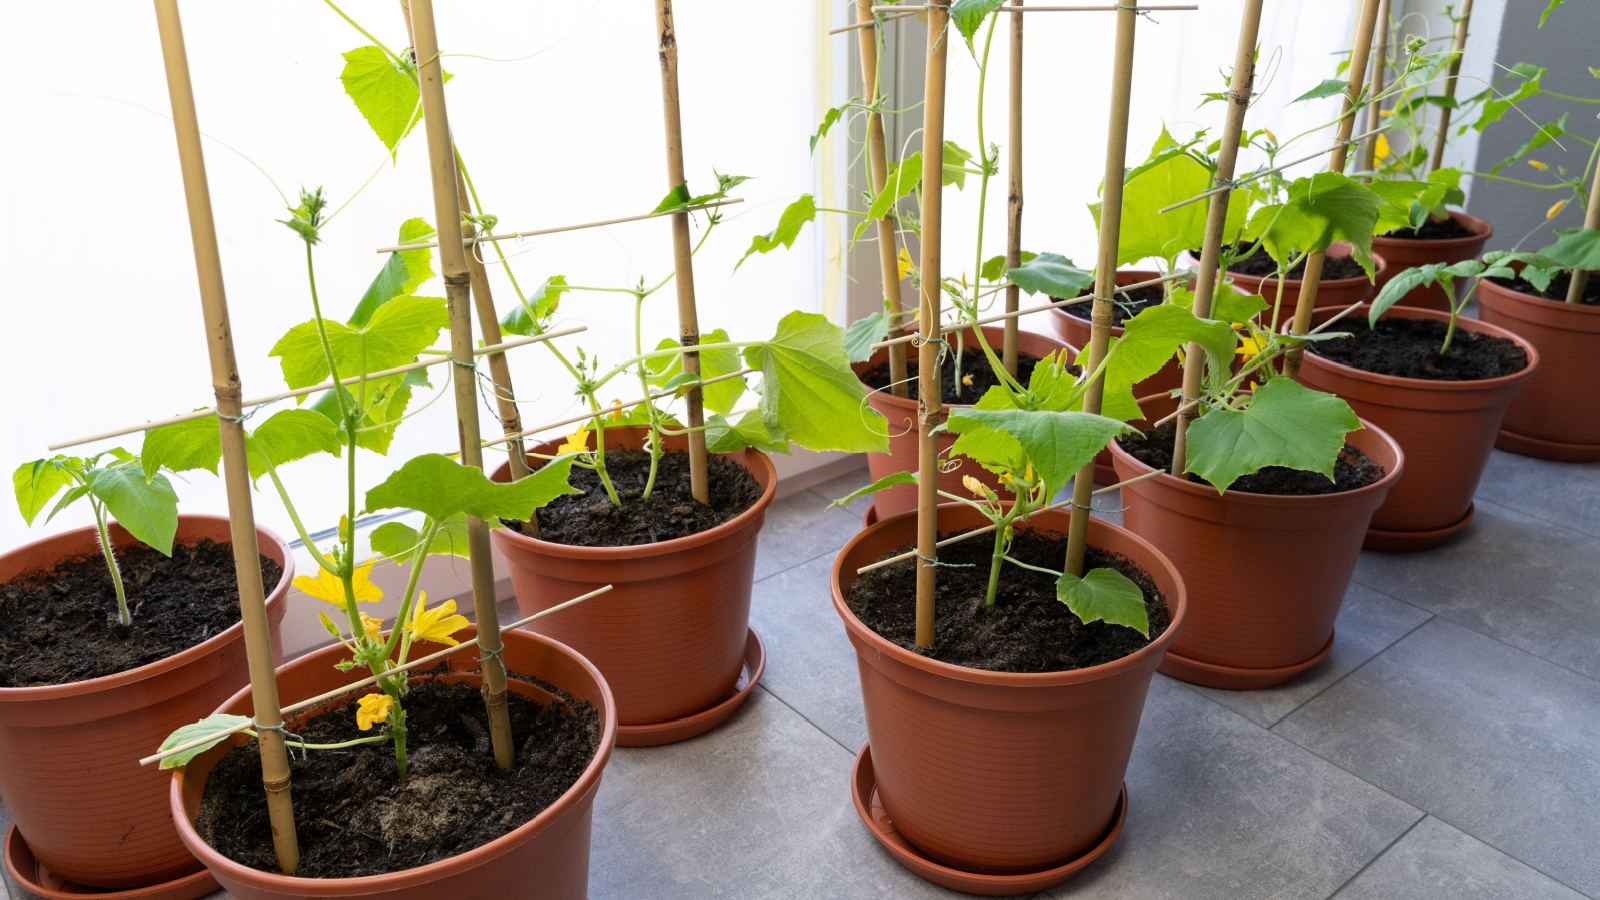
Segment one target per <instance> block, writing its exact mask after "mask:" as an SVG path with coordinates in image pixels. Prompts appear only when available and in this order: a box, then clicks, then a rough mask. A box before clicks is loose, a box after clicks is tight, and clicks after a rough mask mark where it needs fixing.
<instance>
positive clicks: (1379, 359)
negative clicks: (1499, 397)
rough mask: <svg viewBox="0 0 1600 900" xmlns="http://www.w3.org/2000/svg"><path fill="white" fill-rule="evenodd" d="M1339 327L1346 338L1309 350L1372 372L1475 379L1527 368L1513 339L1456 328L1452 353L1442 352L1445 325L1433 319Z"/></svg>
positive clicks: (1435, 378) (1317, 344)
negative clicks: (1370, 325) (1375, 327)
mask: <svg viewBox="0 0 1600 900" xmlns="http://www.w3.org/2000/svg"><path fill="white" fill-rule="evenodd" d="M1346 323H1348V324H1346ZM1339 327H1340V329H1342V330H1344V331H1348V332H1350V336H1349V337H1344V338H1338V339H1335V340H1331V341H1318V342H1315V343H1312V344H1310V345H1309V349H1310V350H1311V352H1312V353H1315V354H1317V355H1318V356H1321V357H1323V358H1325V359H1331V360H1333V361H1334V362H1336V363H1341V364H1343V365H1347V366H1350V367H1352V368H1356V369H1360V370H1361V371H1363V372H1371V373H1373V374H1375V375H1394V376H1396V377H1399V378H1420V379H1423V380H1425V381H1475V380H1479V379H1484V378H1500V377H1502V376H1505V375H1511V374H1514V373H1516V372H1520V371H1522V370H1523V369H1525V368H1527V366H1528V354H1527V352H1526V351H1524V350H1523V349H1522V348H1521V347H1520V346H1518V345H1517V342H1516V341H1513V340H1511V339H1510V338H1503V337H1496V336H1494V335H1489V334H1478V333H1476V332H1471V331H1467V330H1465V329H1463V328H1459V327H1458V328H1457V329H1456V333H1455V337H1453V338H1451V339H1450V352H1448V353H1444V354H1440V353H1439V348H1440V347H1441V346H1443V345H1444V335H1445V331H1446V330H1447V328H1448V326H1447V324H1446V323H1444V322H1438V321H1435V320H1433V319H1401V318H1388V319H1380V320H1378V327H1377V329H1376V330H1373V329H1370V328H1368V326H1367V323H1366V322H1364V321H1362V320H1360V319H1355V320H1349V319H1347V320H1345V322H1344V323H1341V324H1340V325H1339Z"/></svg>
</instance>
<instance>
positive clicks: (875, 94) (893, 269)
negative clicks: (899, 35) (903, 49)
mask: <svg viewBox="0 0 1600 900" xmlns="http://www.w3.org/2000/svg"><path fill="white" fill-rule="evenodd" d="M856 16H857V18H859V19H860V22H858V23H857V24H859V25H861V26H863V27H862V28H861V41H860V43H861V80H862V82H863V83H864V84H865V85H866V87H865V90H864V91H863V96H865V97H866V98H867V104H868V105H869V106H876V105H877V103H878V101H879V99H881V98H882V96H883V95H882V94H881V93H880V90H879V88H880V84H879V81H878V78H879V71H878V29H876V28H867V27H865V26H867V25H870V24H872V21H873V18H872V0H856ZM886 143H887V142H886V141H885V139H884V135H883V115H882V114H881V113H878V112H869V113H867V180H868V183H869V184H870V185H871V187H872V195H873V196H874V197H876V196H877V195H879V194H881V193H883V188H884V185H885V184H887V183H888V180H889V153H888V149H887V147H886V146H885V145H886ZM898 243H899V238H898V236H897V235H896V234H895V231H894V221H893V219H892V218H891V217H889V216H884V217H883V218H881V219H879V220H878V270H879V271H880V272H881V273H882V275H883V298H884V301H885V303H886V305H887V306H888V308H889V312H890V314H891V318H890V322H889V334H890V336H892V337H899V336H901V335H904V334H905V328H904V327H902V326H901V324H900V320H899V318H895V316H897V315H898V314H899V313H902V312H904V311H905V303H904V302H903V301H902V300H901V297H900V254H899V251H898ZM889 383H890V385H891V387H890V391H891V392H892V393H893V394H894V395H895V396H896V397H906V396H910V393H911V389H910V386H909V385H908V384H907V383H906V348H905V347H904V346H903V345H900V344H896V345H894V346H892V347H890V348H889Z"/></svg>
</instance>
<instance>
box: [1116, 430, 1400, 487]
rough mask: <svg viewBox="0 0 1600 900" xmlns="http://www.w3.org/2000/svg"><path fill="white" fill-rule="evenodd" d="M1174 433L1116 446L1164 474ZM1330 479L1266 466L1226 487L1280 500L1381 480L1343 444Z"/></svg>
mask: <svg viewBox="0 0 1600 900" xmlns="http://www.w3.org/2000/svg"><path fill="white" fill-rule="evenodd" d="M1177 431H1178V426H1177V423H1175V422H1167V423H1166V424H1164V425H1157V426H1156V427H1155V428H1153V429H1151V430H1149V431H1142V432H1135V433H1134V434H1130V435H1128V436H1127V437H1124V438H1119V439H1118V443H1119V444H1120V445H1121V446H1122V449H1123V450H1126V451H1127V452H1128V454H1129V455H1130V456H1132V457H1133V458H1134V459H1137V460H1138V461H1140V462H1142V463H1144V464H1145V465H1147V466H1149V467H1150V468H1152V469H1158V470H1162V471H1165V470H1167V469H1170V468H1172V444H1173V438H1174V437H1175V435H1176V434H1177ZM1333 478H1334V480H1333V481H1329V480H1328V479H1327V478H1325V477H1323V475H1322V473H1320V472H1305V471H1302V470H1300V469H1290V468H1286V467H1284V466H1267V467H1266V468H1265V469H1262V470H1260V471H1259V472H1253V473H1251V474H1249V475H1246V476H1244V477H1243V478H1240V479H1239V480H1238V481H1235V482H1234V483H1233V484H1231V485H1229V486H1228V490H1230V491H1240V492H1243V493H1246V494H1273V495H1276V496H1280V497H1290V496H1308V495H1312V494H1342V493H1344V492H1345V491H1353V490H1355V489H1356V488H1363V487H1366V486H1367V485H1369V484H1376V483H1377V482H1378V481H1380V480H1381V479H1382V478H1383V467H1382V466H1379V465H1378V464H1377V463H1375V462H1373V461H1372V459H1371V457H1369V456H1367V454H1365V453H1363V452H1361V448H1359V447H1357V446H1356V445H1354V444H1350V443H1346V444H1345V445H1344V449H1343V450H1341V451H1339V458H1338V460H1337V461H1336V462H1335V463H1334V464H1333ZM1189 480H1190V481H1192V482H1194V483H1195V484H1206V485H1209V484H1210V483H1211V482H1209V481H1206V480H1205V479H1204V478H1201V477H1200V476H1199V475H1196V474H1194V473H1193V472H1191V473H1189Z"/></svg>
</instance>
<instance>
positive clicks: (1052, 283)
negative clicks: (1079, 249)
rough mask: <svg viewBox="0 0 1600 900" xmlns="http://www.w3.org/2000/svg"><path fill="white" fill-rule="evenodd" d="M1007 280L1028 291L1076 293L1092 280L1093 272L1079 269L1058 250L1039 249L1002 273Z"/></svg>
mask: <svg viewBox="0 0 1600 900" xmlns="http://www.w3.org/2000/svg"><path fill="white" fill-rule="evenodd" d="M1006 274H1007V277H1009V278H1010V279H1011V283H1012V284H1015V285H1016V286H1017V287H1019V288H1022V289H1023V290H1025V291H1027V292H1028V293H1030V294H1044V295H1045V296H1047V297H1076V296H1078V294H1079V293H1081V292H1082V291H1084V290H1085V289H1087V288H1089V287H1090V286H1092V285H1093V284H1094V273H1093V272H1089V271H1086V270H1084V269H1080V268H1078V267H1077V266H1074V265H1073V264H1072V260H1070V259H1067V258H1066V257H1065V256H1062V255H1061V254H1059V253H1040V254H1036V255H1035V256H1033V257H1032V258H1031V259H1029V260H1028V261H1027V262H1024V263H1023V264H1022V265H1020V266H1017V267H1016V268H1015V269H1012V270H1010V271H1009V272H1007V273H1006Z"/></svg>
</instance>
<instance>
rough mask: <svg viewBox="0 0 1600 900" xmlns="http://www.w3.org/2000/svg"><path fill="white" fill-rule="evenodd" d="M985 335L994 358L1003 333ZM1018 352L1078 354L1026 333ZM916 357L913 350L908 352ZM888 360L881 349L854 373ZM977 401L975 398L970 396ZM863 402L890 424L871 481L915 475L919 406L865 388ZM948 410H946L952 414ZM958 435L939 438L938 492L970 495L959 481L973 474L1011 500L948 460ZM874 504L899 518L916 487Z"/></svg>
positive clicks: (965, 462)
mask: <svg viewBox="0 0 1600 900" xmlns="http://www.w3.org/2000/svg"><path fill="white" fill-rule="evenodd" d="M983 334H984V337H985V339H987V340H988V342H989V346H990V347H992V348H994V352H995V354H996V355H999V353H1000V347H1001V342H1002V341H1003V340H1004V339H1005V329H1004V328H1002V327H1001V326H999V325H985V326H983ZM962 339H963V340H964V342H965V344H964V345H965V346H968V347H974V346H977V340H978V338H977V336H976V335H975V334H973V333H972V330H971V329H967V331H965V332H963V333H962ZM946 340H948V341H949V342H950V346H951V347H954V346H955V345H956V336H955V335H954V334H950V335H948V336H947V337H946ZM1017 350H1018V352H1020V353H1025V354H1027V355H1029V356H1034V357H1039V358H1043V357H1044V356H1046V355H1048V354H1050V353H1054V352H1055V351H1057V350H1066V351H1067V352H1068V353H1070V354H1071V355H1073V356H1076V355H1077V354H1078V348H1077V347H1074V346H1072V345H1070V344H1066V343H1063V342H1062V341H1060V340H1058V339H1056V338H1053V337H1050V336H1049V335H1044V334H1035V333H1033V332H1029V331H1019V332H1018V333H1017ZM908 352H912V353H914V351H909V350H908ZM888 358H889V351H888V349H887V348H885V349H882V350H879V351H878V352H877V353H874V354H873V355H872V358H871V359H868V360H867V361H866V362H862V363H855V364H854V366H853V367H852V368H854V369H855V371H856V374H857V375H860V374H861V373H863V372H866V371H867V370H869V369H871V368H872V367H873V366H876V365H878V364H879V363H882V362H884V361H885V360H887V359H888ZM973 401H974V402H976V401H977V397H976V396H974V397H973ZM867 402H868V403H869V404H871V406H872V408H873V409H875V410H877V411H878V412H880V413H882V414H883V417H884V418H885V419H888V420H889V452H888V453H868V454H867V471H868V473H869V474H871V476H872V480H873V481H877V480H878V479H880V478H884V477H886V476H889V475H893V474H894V473H896V472H915V471H916V470H917V401H915V400H912V399H909V398H907V397H896V396H894V394H893V393H891V392H890V391H888V390H887V389H885V390H882V391H878V390H874V389H873V388H871V387H870V386H869V387H867ZM953 405H954V406H970V405H971V404H953ZM950 408H951V407H950V406H947V407H945V409H947V410H948V409H950ZM956 437H957V436H956V435H954V434H950V433H947V432H941V433H940V434H939V458H940V459H941V460H949V461H950V465H949V471H943V470H941V471H940V472H939V490H941V491H949V492H950V493H953V494H955V493H959V494H963V495H964V494H966V493H969V492H968V491H967V489H966V488H965V487H962V485H961V479H962V478H964V477H965V476H967V475H971V476H973V477H974V478H976V479H978V480H979V481H981V482H983V483H984V484H986V485H988V486H989V487H990V488H991V489H993V490H995V491H996V492H998V493H999V494H1000V496H1001V497H1002V498H1007V497H1010V496H1011V493H1010V492H1009V491H1007V490H1006V489H1005V488H1003V487H1001V486H1000V478H999V476H997V475H995V474H994V473H992V472H990V471H988V470H987V469H985V468H984V467H982V466H980V465H978V464H977V463H975V462H973V461H972V460H970V459H967V458H966V457H964V456H952V455H951V454H950V447H951V446H952V445H953V444H955V442H956ZM872 505H873V506H874V507H875V508H876V509H877V510H878V515H879V516H881V517H883V518H888V517H890V516H894V515H899V514H900V513H903V512H906V511H908V510H913V509H916V508H917V486H916V485H914V484H900V485H895V486H894V487H892V488H889V489H887V490H882V491H879V492H878V493H876V494H874V495H873V497H872Z"/></svg>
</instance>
